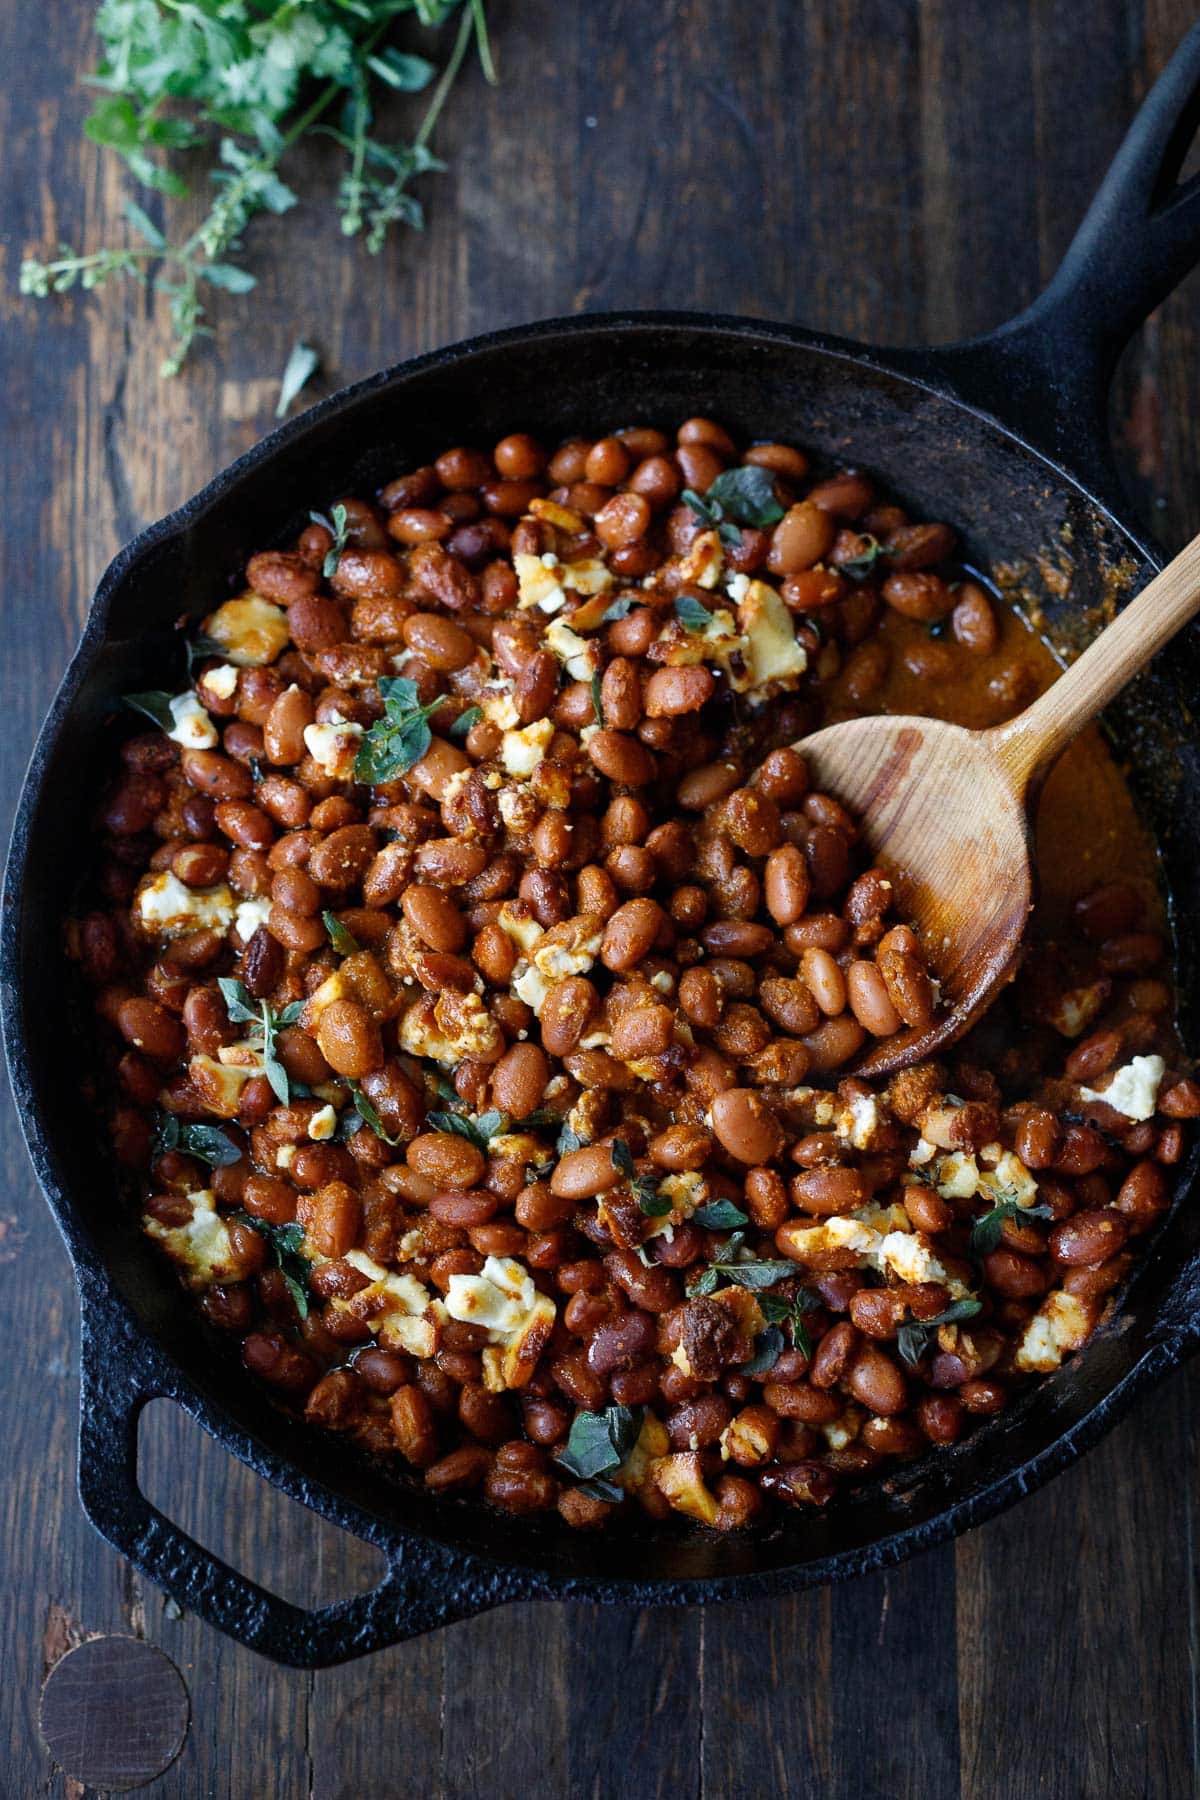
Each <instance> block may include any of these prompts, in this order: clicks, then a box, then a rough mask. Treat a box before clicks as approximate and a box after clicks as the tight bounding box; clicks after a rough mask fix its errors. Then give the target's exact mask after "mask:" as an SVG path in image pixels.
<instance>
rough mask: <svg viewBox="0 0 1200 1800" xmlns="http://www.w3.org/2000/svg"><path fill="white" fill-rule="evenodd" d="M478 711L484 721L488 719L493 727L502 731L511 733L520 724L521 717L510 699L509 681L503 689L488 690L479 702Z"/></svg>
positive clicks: (510, 685) (511, 698)
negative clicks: (497, 726) (497, 727)
mask: <svg viewBox="0 0 1200 1800" xmlns="http://www.w3.org/2000/svg"><path fill="white" fill-rule="evenodd" d="M479 710H480V712H481V713H482V714H483V716H484V718H485V719H490V720H491V722H492V724H493V725H499V727H500V729H501V730H502V731H511V730H512V729H513V727H514V726H516V725H519V724H520V723H521V715H520V713H519V712H518V711H517V708H516V704H515V702H514V700H513V697H512V682H511V681H510V682H508V683H506V685H505V686H504V687H503V688H495V689H489V690H488V692H487V693H486V694H484V695H483V697H482V699H481V700H480V702H479Z"/></svg>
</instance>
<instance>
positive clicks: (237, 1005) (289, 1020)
mask: <svg viewBox="0 0 1200 1800" xmlns="http://www.w3.org/2000/svg"><path fill="white" fill-rule="evenodd" d="M217 986H218V987H219V988H220V990H221V998H222V999H223V1000H224V1002H225V1011H226V1012H227V1013H228V1014H229V1017H230V1019H231V1020H232V1021H233V1023H234V1024H235V1025H243V1024H244V1025H249V1027H250V1029H251V1031H252V1032H254V1033H255V1035H257V1036H261V1038H262V1043H261V1046H260V1050H261V1055H262V1065H263V1074H264V1075H265V1076H266V1078H267V1080H268V1081H269V1082H270V1084H271V1091H272V1093H273V1094H274V1095H275V1098H276V1099H277V1100H278V1101H279V1104H280V1105H281V1106H286V1105H287V1104H288V1102H289V1100H290V1099H291V1086H290V1084H289V1082H288V1072H287V1070H286V1069H285V1068H284V1066H283V1064H282V1063H281V1062H280V1060H279V1057H278V1054H277V1052H276V1047H275V1043H276V1036H277V1034H278V1033H279V1031H280V1030H282V1028H283V1027H284V1026H285V1025H294V1024H295V1023H296V1020H297V1019H298V1018H299V1017H300V1014H301V1013H302V1012H303V1011H304V1002H303V1001H302V1000H293V1001H292V1002H291V1003H290V1005H288V1006H285V1007H284V1008H283V1010H282V1012H278V1013H277V1012H276V1011H275V1010H274V1008H273V1007H271V1006H269V1005H268V1003H267V1002H266V1001H265V1000H260V1001H258V1002H257V1003H256V1002H255V1000H254V998H253V996H252V995H251V994H250V992H249V991H248V989H247V988H246V986H245V984H244V983H243V982H241V981H238V980H237V979H236V977H235V976H232V975H221V976H219V977H218V978H217Z"/></svg>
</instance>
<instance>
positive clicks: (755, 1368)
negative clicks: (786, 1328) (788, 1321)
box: [737, 1325, 787, 1375]
mask: <svg viewBox="0 0 1200 1800" xmlns="http://www.w3.org/2000/svg"><path fill="white" fill-rule="evenodd" d="M786 1348H787V1340H786V1339H785V1337H784V1335H783V1332H782V1331H781V1330H780V1328H779V1326H778V1325H768V1326H767V1329H766V1330H765V1331H760V1332H759V1334H758V1336H757V1337H756V1338H755V1340H754V1355H753V1356H752V1357H751V1358H750V1361H749V1362H744V1363H738V1365H737V1372H738V1374H739V1375H765V1374H766V1373H767V1371H768V1369H773V1368H774V1367H775V1364H776V1363H777V1362H778V1361H779V1358H780V1357H781V1356H782V1355H783V1352H784V1351H785V1349H786Z"/></svg>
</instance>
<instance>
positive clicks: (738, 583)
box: [725, 575, 750, 606]
mask: <svg viewBox="0 0 1200 1800" xmlns="http://www.w3.org/2000/svg"><path fill="white" fill-rule="evenodd" d="M749 590H750V577H749V576H748V575H731V576H730V577H729V580H728V581H727V582H726V583H725V592H726V593H727V594H728V595H729V598H730V599H731V600H732V601H733V603H734V605H735V606H740V605H741V604H742V601H743V600H744V599H745V598H746V595H747V593H748V592H749Z"/></svg>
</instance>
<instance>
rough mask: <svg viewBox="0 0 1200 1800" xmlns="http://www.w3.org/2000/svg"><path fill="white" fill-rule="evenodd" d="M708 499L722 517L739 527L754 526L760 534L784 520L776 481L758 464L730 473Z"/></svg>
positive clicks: (747, 464) (732, 470) (706, 497)
mask: <svg viewBox="0 0 1200 1800" xmlns="http://www.w3.org/2000/svg"><path fill="white" fill-rule="evenodd" d="M704 498H705V501H706V502H707V504H708V507H709V509H710V510H712V511H716V512H717V514H718V517H721V518H725V519H732V520H733V521H734V523H735V524H738V525H753V526H754V527H755V528H756V529H757V530H759V531H762V530H765V529H766V527H767V526H768V525H776V524H778V522H779V520H780V519H782V517H783V507H782V506H780V504H779V500H778V497H777V495H776V493H775V477H774V476H773V475H772V474H771V471H770V470H769V469H762V468H759V466H758V465H757V463H745V464H743V466H742V467H741V468H740V469H726V470H725V471H724V473H723V474H721V475H718V476H717V479H716V480H715V481H714V482H713V484H712V486H711V487H710V488H709V490H708V492H707V493H706V494H705V496H704Z"/></svg>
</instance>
